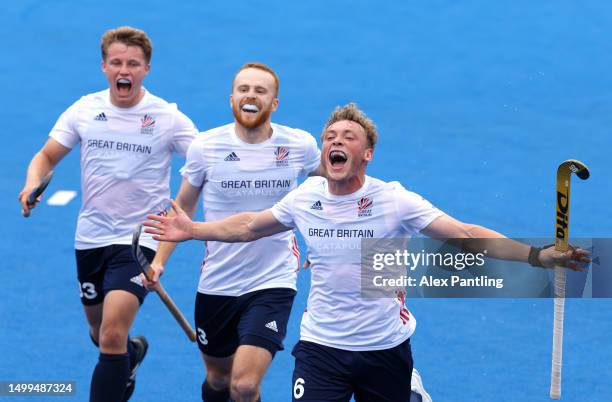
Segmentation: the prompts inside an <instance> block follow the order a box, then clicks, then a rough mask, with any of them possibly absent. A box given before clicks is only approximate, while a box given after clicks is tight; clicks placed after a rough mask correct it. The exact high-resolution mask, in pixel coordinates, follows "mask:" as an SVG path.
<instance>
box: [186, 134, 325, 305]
mask: <svg viewBox="0 0 612 402" xmlns="http://www.w3.org/2000/svg"><path fill="white" fill-rule="evenodd" d="M272 130H273V131H272V136H271V137H270V138H269V139H268V140H266V141H264V142H261V143H259V144H248V143H245V142H244V141H242V140H241V139H240V138H239V137H238V136H237V135H236V132H235V129H234V124H233V123H232V124H228V125H225V126H221V127H218V128H215V129H212V130H209V131H206V132H204V133H202V134H201V135H199V136H198V137H197V138H196V140H195V141H194V142H193V143H192V144H191V146H190V147H189V151H188V152H187V161H186V163H185V166H184V167H183V169H181V173H182V174H183V176H184V177H185V178H186V179H187V180H188V181H189V183H190V184H191V185H193V186H194V187H201V186H203V189H202V202H203V204H204V218H205V219H206V220H207V221H213V220H219V219H223V218H225V217H228V216H230V215H234V214H236V213H238V212H244V211H260V210H264V209H268V208H270V207H272V206H273V205H274V204H275V203H276V202H278V201H279V200H280V199H282V198H283V197H284V196H285V195H286V194H288V193H289V192H290V191H291V190H293V189H294V188H295V187H297V178H298V176H300V175H305V174H308V173H310V172H312V171H314V170H315V169H316V168H317V167H318V166H319V163H320V159H321V153H320V151H319V149H318V148H317V142H316V140H315V139H314V137H313V136H312V135H310V134H309V133H307V132H305V131H302V130H298V129H294V128H290V127H285V126H281V125H278V124H272ZM298 268H299V250H298V248H297V243H296V241H295V236H294V234H293V232H284V233H279V234H277V235H274V236H270V237H266V238H263V239H259V240H256V241H254V242H250V243H222V242H211V241H209V242H206V256H205V258H204V262H203V263H202V272H201V275H200V283H199V286H198V292H200V293H206V294H214V295H224V296H240V295H243V294H245V293H248V292H252V291H255V290H261V289H269V288H291V289H295V288H296V286H295V281H296V276H297V270H298Z"/></svg>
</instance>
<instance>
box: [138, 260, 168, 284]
mask: <svg viewBox="0 0 612 402" xmlns="http://www.w3.org/2000/svg"><path fill="white" fill-rule="evenodd" d="M149 272H150V273H151V278H150V280H149V279H147V277H146V276H145V274H140V279H142V284H143V285H144V287H145V288H147V290H155V291H157V289H158V287H159V278H161V276H162V275H163V274H164V266H163V265H161V264H159V263H157V262H155V261H153V262H152V263H151V270H150V271H149Z"/></svg>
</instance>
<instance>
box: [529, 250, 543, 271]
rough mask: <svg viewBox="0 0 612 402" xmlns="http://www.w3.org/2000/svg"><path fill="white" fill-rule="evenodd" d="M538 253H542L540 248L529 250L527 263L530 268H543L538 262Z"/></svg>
mask: <svg viewBox="0 0 612 402" xmlns="http://www.w3.org/2000/svg"><path fill="white" fill-rule="evenodd" d="M540 251H542V249H541V248H540V247H531V248H530V249H529V257H527V262H528V263H529V265H531V266H532V267H540V268H544V265H542V262H541V261H540Z"/></svg>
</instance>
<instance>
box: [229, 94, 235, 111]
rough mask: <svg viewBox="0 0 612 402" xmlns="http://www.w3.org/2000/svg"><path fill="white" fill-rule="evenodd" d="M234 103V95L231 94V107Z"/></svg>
mask: <svg viewBox="0 0 612 402" xmlns="http://www.w3.org/2000/svg"><path fill="white" fill-rule="evenodd" d="M233 104H234V95H230V101H229V105H230V109H231V108H232V105H233Z"/></svg>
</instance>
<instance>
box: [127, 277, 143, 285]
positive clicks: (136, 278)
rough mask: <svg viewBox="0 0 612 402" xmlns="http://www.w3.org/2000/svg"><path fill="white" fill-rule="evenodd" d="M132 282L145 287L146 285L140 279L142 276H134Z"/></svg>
mask: <svg viewBox="0 0 612 402" xmlns="http://www.w3.org/2000/svg"><path fill="white" fill-rule="evenodd" d="M130 282H133V283H135V284H137V285H139V286H143V287H144V285H143V284H142V279H140V275H136V276H133V277H132V279H130Z"/></svg>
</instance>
